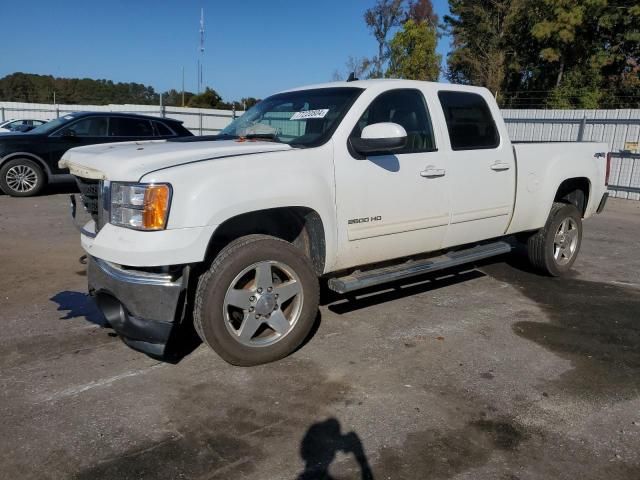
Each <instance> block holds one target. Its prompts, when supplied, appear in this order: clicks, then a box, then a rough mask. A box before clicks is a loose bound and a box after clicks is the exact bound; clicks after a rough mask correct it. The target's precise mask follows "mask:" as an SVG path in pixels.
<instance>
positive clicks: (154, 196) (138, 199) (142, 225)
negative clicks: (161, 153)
mask: <svg viewBox="0 0 640 480" xmlns="http://www.w3.org/2000/svg"><path fill="white" fill-rule="evenodd" d="M170 205H171V185H169V184H167V183H160V184H144V183H135V184H131V183H117V182H113V183H112V184H111V222H110V223H111V224H113V225H117V226H119V227H127V228H133V229H135V230H164V229H165V228H166V226H167V219H168V217H169V207H170Z"/></svg>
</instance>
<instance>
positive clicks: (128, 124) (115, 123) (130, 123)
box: [109, 117, 153, 137]
mask: <svg viewBox="0 0 640 480" xmlns="http://www.w3.org/2000/svg"><path fill="white" fill-rule="evenodd" d="M109 136H110V137H153V129H152V128H151V122H150V121H149V120H146V119H144V118H128V117H111V120H110V121H109Z"/></svg>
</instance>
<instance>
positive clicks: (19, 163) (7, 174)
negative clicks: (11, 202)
mask: <svg viewBox="0 0 640 480" xmlns="http://www.w3.org/2000/svg"><path fill="white" fill-rule="evenodd" d="M45 183H46V177H45V174H44V171H43V170H42V167H41V166H40V165H38V164H37V163H36V162H34V161H33V160H29V159H26V158H16V159H14V160H9V161H8V162H6V163H5V164H4V165H2V168H0V189H2V191H3V192H4V193H6V194H7V195H11V196H12V197H31V196H33V195H37V194H38V193H40V191H41V190H42V189H43V188H44V186H45Z"/></svg>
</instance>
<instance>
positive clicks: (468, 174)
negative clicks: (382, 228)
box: [438, 90, 516, 247]
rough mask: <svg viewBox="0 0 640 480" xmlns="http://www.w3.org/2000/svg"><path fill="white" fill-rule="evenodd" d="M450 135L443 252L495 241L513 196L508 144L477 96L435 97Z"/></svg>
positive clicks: (448, 93)
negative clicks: (448, 212) (447, 215)
mask: <svg viewBox="0 0 640 480" xmlns="http://www.w3.org/2000/svg"><path fill="white" fill-rule="evenodd" d="M438 99H439V102H440V105H441V107H442V110H443V113H444V118H445V121H446V126H447V131H448V134H449V144H450V145H449V146H450V148H449V152H448V153H447V157H448V173H450V178H449V181H450V188H451V224H450V225H449V230H448V231H447V235H446V239H445V242H444V245H443V247H447V246H454V245H462V244H465V243H470V242H475V241H478V240H484V239H489V238H493V237H499V236H501V235H503V234H504V232H505V231H506V229H507V226H508V223H509V219H510V217H511V211H512V209H513V202H514V196H515V181H516V169H515V161H514V157H513V152H512V150H511V143H510V142H509V140H508V138H506V135H504V134H503V136H505V138H501V134H500V131H499V129H498V125H497V124H496V122H495V121H494V116H495V115H500V112H499V111H498V110H497V108H495V107H494V108H495V111H492V110H491V108H490V107H489V105H490V104H491V105H492V106H495V103H494V102H490V103H489V102H487V100H486V99H485V98H484V97H483V95H481V94H480V93H474V92H468V91H446V90H441V91H439V92H438Z"/></svg>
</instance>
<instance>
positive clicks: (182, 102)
mask: <svg viewBox="0 0 640 480" xmlns="http://www.w3.org/2000/svg"><path fill="white" fill-rule="evenodd" d="M182 106H183V107H184V65H183V66H182Z"/></svg>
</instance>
